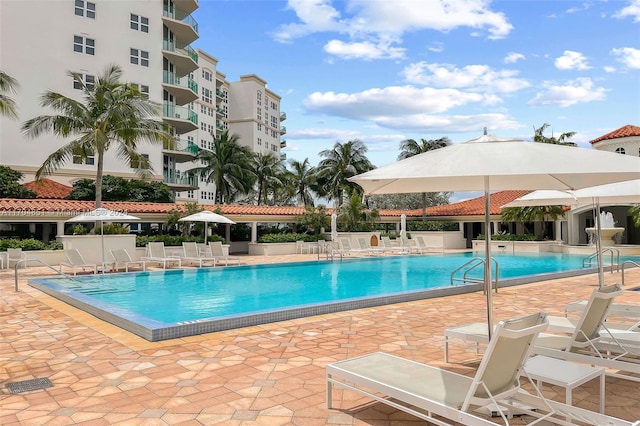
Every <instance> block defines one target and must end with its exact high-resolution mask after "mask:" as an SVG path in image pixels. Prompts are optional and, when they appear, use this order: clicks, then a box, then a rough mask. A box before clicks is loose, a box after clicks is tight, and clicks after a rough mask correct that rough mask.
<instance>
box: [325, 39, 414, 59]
mask: <svg viewBox="0 0 640 426" xmlns="http://www.w3.org/2000/svg"><path fill="white" fill-rule="evenodd" d="M324 51H325V52H327V53H329V54H331V55H335V56H338V57H340V58H342V59H364V60H372V59H399V58H402V57H404V52H405V49H403V48H399V47H392V46H391V43H390V42H380V43H372V42H369V41H364V42H351V43H345V42H343V41H340V40H331V41H330V42H328V43H327V44H326V45H325V46H324Z"/></svg>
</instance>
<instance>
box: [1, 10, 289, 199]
mask: <svg viewBox="0 0 640 426" xmlns="http://www.w3.org/2000/svg"><path fill="white" fill-rule="evenodd" d="M197 9H198V1H197V0H128V1H113V0H94V1H86V0H59V1H51V0H20V1H0V69H2V70H3V71H4V72H6V73H7V74H9V75H10V76H12V77H14V78H16V79H17V80H18V82H19V84H20V89H19V92H18V94H17V95H15V96H13V97H14V99H15V101H16V103H17V105H18V107H19V113H20V119H19V120H18V121H15V120H10V119H8V118H6V117H0V164H2V165H5V166H8V167H11V168H13V169H16V170H19V171H20V172H22V173H23V174H24V175H25V181H30V180H33V179H34V176H35V172H36V170H37V169H38V168H39V167H40V165H41V164H42V163H43V162H44V160H45V159H46V158H47V156H48V155H49V154H51V153H52V152H53V151H55V150H56V149H58V148H60V147H61V146H63V145H64V144H65V143H66V141H65V140H62V139H60V138H57V137H55V136H54V135H53V134H46V135H42V136H40V137H38V138H36V139H30V138H26V137H24V136H23V135H22V133H21V131H20V126H21V123H22V122H24V121H26V120H28V119H30V118H33V117H36V116H39V115H42V114H47V113H51V112H52V111H46V110H44V109H43V108H42V107H41V106H40V96H41V95H42V93H44V92H45V91H47V90H52V91H55V92H59V93H62V94H64V95H65V96H69V97H73V98H77V99H81V97H82V91H81V90H80V88H79V87H78V85H77V84H75V83H74V81H73V79H72V78H71V77H70V76H69V75H68V74H67V72H68V71H74V72H77V73H80V74H81V75H82V76H83V79H84V81H85V82H86V83H87V84H91V83H92V82H95V80H96V76H97V75H98V74H99V73H101V72H102V71H103V70H104V69H105V68H106V67H107V66H108V65H110V64H117V65H119V66H120V67H121V68H122V69H123V79H124V80H125V81H128V82H131V83H134V84H137V85H139V87H140V89H141V91H142V92H144V93H147V94H148V96H149V99H150V100H151V101H153V102H155V103H157V104H159V105H161V106H162V108H161V109H162V119H163V121H165V122H166V123H168V124H169V125H171V126H172V128H173V131H174V134H175V136H176V138H175V143H173V144H170V145H167V146H157V145H151V144H143V145H141V146H140V147H139V150H140V152H141V153H143V154H144V155H145V156H148V158H149V161H150V164H151V165H152V167H153V171H152V172H153V173H152V178H153V179H156V180H162V181H164V182H165V183H166V184H167V185H169V186H170V187H171V188H172V189H173V190H174V191H175V192H176V199H178V200H180V199H183V200H192V201H198V202H207V203H213V202H214V200H215V187H214V185H212V184H208V183H206V182H202V181H201V180H200V179H199V178H198V177H197V176H194V175H193V174H192V173H189V172H188V170H190V169H192V168H194V167H196V166H197V164H196V163H195V162H194V160H195V158H196V155H197V152H198V150H199V149H210V148H211V142H212V141H213V137H214V136H213V135H216V134H219V133H220V132H222V131H224V130H225V129H227V128H229V130H230V131H231V132H232V133H238V135H239V136H240V141H241V143H244V144H246V145H248V146H252V147H263V145H262V144H263V143H266V142H263V138H258V137H257V136H256V133H258V132H259V130H258V126H257V121H260V120H261V119H262V115H261V116H260V117H258V116H257V115H255V113H256V110H255V109H254V111H253V113H254V115H253V116H252V117H254V118H253V120H254V127H255V129H256V131H255V132H253V133H251V132H248V131H247V130H246V129H245V126H244V125H240V123H244V122H245V121H247V120H249V119H250V117H249V116H245V114H249V112H250V111H249V108H245V107H244V105H245V104H247V103H248V102H246V101H243V100H238V101H237V102H236V103H235V104H237V105H238V106H239V107H238V110H237V112H236V113H233V107H231V102H230V100H231V99H232V97H233V93H234V92H235V93H237V96H252V99H251V101H253V102H257V98H256V96H257V95H256V94H255V93H251V91H250V90H246V89H244V87H245V86H246V82H245V81H244V79H245V77H242V79H241V81H240V82H238V85H236V87H238V89H237V90H233V89H232V86H233V84H235V83H232V84H230V83H228V82H227V81H226V80H225V76H224V74H222V73H220V72H218V71H217V69H216V68H217V60H216V59H215V58H213V57H211V56H210V55H208V54H206V53H205V52H202V51H199V52H198V51H196V50H194V49H193V48H192V46H191V44H192V43H193V42H194V41H196V40H197V39H198V22H197V20H196V19H195V18H194V16H193V12H195V11H196V10H197ZM250 80H251V81H253V80H255V82H257V83H251V84H252V86H253V85H254V84H255V86H256V90H260V91H261V92H262V96H264V97H265V100H266V99H270V104H269V105H270V106H271V107H272V108H271V114H273V113H274V112H273V111H274V110H275V109H277V110H278V111H279V103H280V97H279V96H277V95H276V94H275V93H271V92H269V91H268V90H267V89H266V83H265V82H264V81H263V80H261V79H260V78H258V77H255V76H254V77H253V78H252V79H250ZM260 86H261V87H262V88H261V89H258V88H259V87H260ZM235 104H234V105H235ZM272 104H273V105H272ZM240 106H243V107H242V108H240ZM245 110H246V111H245ZM264 117H265V119H267V117H268V120H271V121H269V122H267V123H264V125H265V127H267V125H268V127H269V128H270V130H271V132H269V133H268V135H266V136H268V138H269V142H268V143H269V145H268V146H269V149H272V147H273V145H275V146H276V148H277V150H274V151H276V152H277V154H278V155H279V154H280V151H279V150H280V136H281V135H282V134H283V133H284V131H285V130H284V128H282V127H281V126H280V120H281V119H283V118H282V117H280V116H277V117H278V120H277V121H273V119H272V118H271V115H269V116H266V115H265V116H264ZM236 121H237V123H238V126H236V124H235V122H236ZM261 130H262V131H264V129H261ZM240 132H242V133H240ZM273 135H275V136H273ZM264 139H265V140H266V139H267V138H264ZM265 146H266V145H265ZM132 166H133V167H132ZM135 166H136V165H132V164H125V163H123V162H122V160H121V159H119V158H117V157H116V153H115V152H114V151H109V152H107V153H106V157H105V174H111V175H115V176H122V177H126V178H134V177H136V176H137V173H136V169H135ZM95 173H96V170H95V164H94V159H92V158H89V159H88V160H87V161H83V160H81V159H80V157H77V158H76V157H74V158H73V159H72V160H71V161H69V162H67V163H66V164H64V165H63V166H62V167H61V168H60V169H59V170H58V171H56V172H55V174H54V175H52V176H51V179H53V180H55V181H58V182H60V183H63V184H67V185H68V184H71V183H73V182H74V181H76V180H78V179H82V178H95Z"/></svg>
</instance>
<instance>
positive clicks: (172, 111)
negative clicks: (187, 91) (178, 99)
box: [162, 103, 198, 125]
mask: <svg viewBox="0 0 640 426" xmlns="http://www.w3.org/2000/svg"><path fill="white" fill-rule="evenodd" d="M162 114H163V116H164V117H167V118H177V119H179V120H189V121H190V122H192V123H193V124H195V125H198V114H196V113H195V112H193V111H191V110H190V109H189V108H185V107H183V106H178V105H173V104H170V103H164V104H163V105H162Z"/></svg>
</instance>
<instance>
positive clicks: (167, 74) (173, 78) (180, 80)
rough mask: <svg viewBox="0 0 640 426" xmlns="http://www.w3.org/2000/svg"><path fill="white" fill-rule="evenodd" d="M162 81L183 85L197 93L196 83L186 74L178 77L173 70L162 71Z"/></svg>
mask: <svg viewBox="0 0 640 426" xmlns="http://www.w3.org/2000/svg"><path fill="white" fill-rule="evenodd" d="M162 82H163V83H165V84H171V85H173V86H180V87H184V88H186V89H189V90H191V91H192V92H193V93H195V94H196V95H197V94H198V83H196V82H195V81H194V80H193V79H192V78H190V77H188V76H186V77H178V76H177V75H176V73H174V72H171V71H163V75H162Z"/></svg>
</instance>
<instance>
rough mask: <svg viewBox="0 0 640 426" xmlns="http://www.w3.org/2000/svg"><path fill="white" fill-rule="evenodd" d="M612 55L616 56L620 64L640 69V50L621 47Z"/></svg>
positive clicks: (613, 51) (613, 50)
mask: <svg viewBox="0 0 640 426" xmlns="http://www.w3.org/2000/svg"><path fill="white" fill-rule="evenodd" d="M611 53H612V54H613V55H615V56H616V58H617V60H618V62H621V63H623V64H624V65H626V66H627V67H629V68H636V69H640V49H635V48H633V47H621V48H619V49H612V50H611Z"/></svg>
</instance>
